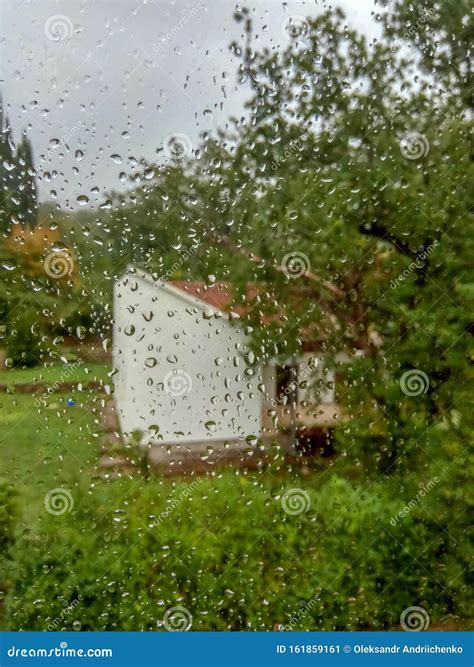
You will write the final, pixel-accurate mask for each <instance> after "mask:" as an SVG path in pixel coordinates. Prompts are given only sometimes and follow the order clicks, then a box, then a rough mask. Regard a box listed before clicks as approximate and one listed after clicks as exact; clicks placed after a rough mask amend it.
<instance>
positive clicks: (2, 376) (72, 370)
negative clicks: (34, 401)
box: [0, 361, 111, 385]
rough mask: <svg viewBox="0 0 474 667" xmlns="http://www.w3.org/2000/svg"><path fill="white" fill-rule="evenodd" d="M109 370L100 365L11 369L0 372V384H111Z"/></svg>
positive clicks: (75, 362) (63, 365)
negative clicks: (97, 382)
mask: <svg viewBox="0 0 474 667" xmlns="http://www.w3.org/2000/svg"><path fill="white" fill-rule="evenodd" d="M110 372H111V369H110V368H109V367H108V366H106V365H105V364H101V363H97V362H94V363H86V362H82V363H79V362H78V361H72V362H69V363H61V362H60V363H57V364H51V365H49V366H43V367H39V368H38V367H35V368H13V369H4V370H1V371H0V384H8V385H21V384H34V383H36V382H41V383H44V382H46V383H50V384H54V383H55V382H91V381H94V380H95V381H103V382H111V378H110V375H109V374H110Z"/></svg>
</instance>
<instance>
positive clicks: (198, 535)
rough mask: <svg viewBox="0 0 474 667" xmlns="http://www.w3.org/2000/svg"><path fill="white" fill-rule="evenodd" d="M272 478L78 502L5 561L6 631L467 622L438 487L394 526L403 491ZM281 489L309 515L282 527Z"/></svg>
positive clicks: (238, 477) (458, 529)
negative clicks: (180, 616) (404, 615)
mask: <svg viewBox="0 0 474 667" xmlns="http://www.w3.org/2000/svg"><path fill="white" fill-rule="evenodd" d="M450 474H451V475H453V474H454V471H453V470H451V473H450ZM277 479H278V481H276V479H275V476H273V478H272V480H269V479H268V476H265V472H263V473H262V474H261V475H255V474H253V475H245V474H242V473H240V474H238V473H235V472H232V471H226V472H225V473H224V474H222V475H219V476H217V475H216V476H214V477H212V478H206V477H201V478H198V479H196V480H194V481H193V480H192V479H189V480H186V479H183V480H179V481H177V482H175V483H172V482H169V481H159V480H152V481H151V482H150V483H149V484H145V483H143V482H141V483H138V484H137V483H136V482H134V483H130V482H124V483H123V484H121V483H119V482H115V483H113V484H111V485H109V486H107V485H105V486H103V487H102V488H98V489H95V490H94V492H93V493H92V495H87V494H85V495H84V497H83V498H81V499H80V502H78V503H77V504H76V506H75V508H74V510H73V512H71V514H68V515H63V516H55V517H50V516H48V517H46V518H45V521H44V524H43V525H42V528H41V532H39V533H38V534H36V535H31V536H30V537H28V538H25V540H23V542H22V544H21V545H20V547H21V548H20V547H19V548H18V549H17V550H16V554H15V557H16V559H17V561H16V563H15V568H14V571H12V573H11V577H12V591H11V594H10V595H9V614H10V617H9V627H10V628H11V629H15V630H44V629H47V628H48V627H49V628H50V629H52V628H54V629H61V628H62V629H82V630H105V629H109V630H154V629H157V628H158V627H161V623H162V620H163V616H164V613H165V611H166V610H167V609H168V608H170V607H174V606H177V605H180V606H183V607H186V609H188V610H189V611H190V613H191V614H192V616H193V625H192V628H193V629H194V630H227V629H232V630H272V629H274V628H275V627H278V626H280V625H281V626H286V627H287V629H288V628H291V629H293V630H347V629H351V630H356V629H378V630H380V629H388V628H397V627H399V617H400V614H401V612H402V611H403V610H404V609H405V608H407V607H410V606H414V605H420V606H423V607H424V608H425V609H426V610H427V612H428V613H429V615H430V617H431V619H432V624H433V623H435V622H438V621H439V620H440V619H442V617H443V616H445V615H446V613H449V612H451V613H452V614H453V615H457V616H459V617H463V616H464V617H467V616H468V613H469V587H468V584H469V579H468V577H469V570H468V569H466V568H465V567H464V565H465V563H467V559H468V554H466V553H463V551H462V548H461V546H460V545H461V544H462V540H461V539H458V537H460V538H461V537H462V535H461V533H462V531H463V530H464V528H463V525H459V524H455V525H450V523H451V522H452V520H453V519H454V518H455V517H454V516H453V513H452V509H453V508H452V507H450V505H451V503H452V502H453V501H454V502H455V503H457V502H458V500H461V499H460V498H459V499H456V498H454V499H453V498H452V494H453V489H452V487H451V481H450V480H451V478H450V477H448V476H447V477H446V478H440V479H439V481H438V482H437V483H436V485H435V486H434V487H433V488H432V489H431V490H430V491H429V493H428V494H426V496H424V497H423V498H419V499H418V500H417V501H416V503H415V504H414V506H413V507H411V508H410V512H409V513H408V514H406V516H403V518H401V519H399V520H398V519H397V520H396V521H394V517H397V516H398V514H399V513H400V512H401V511H403V508H404V507H406V506H407V503H408V502H409V501H410V499H413V498H414V497H415V495H414V494H415V493H416V491H417V488H418V487H417V486H416V484H415V483H414V481H412V480H410V479H409V478H407V479H406V480H405V481H404V482H403V486H401V485H400V484H399V483H397V482H395V481H394V480H387V479H385V480H384V481H383V482H377V483H375V484H373V485H367V484H366V485H365V486H364V485H362V484H357V485H356V484H354V483H351V482H349V481H347V480H346V479H342V478H339V477H335V476H333V477H331V478H329V477H327V476H322V478H321V477H313V478H312V479H311V480H302V479H300V478H298V477H290V478H285V477H282V476H280V477H278V476H277ZM323 480H324V481H323ZM124 487H126V490H127V499H126V501H125V500H122V498H123V496H124ZM295 488H297V489H300V490H303V491H304V492H305V493H307V494H308V497H309V498H310V500H311V506H310V508H309V509H308V511H306V512H303V513H301V514H298V515H291V514H288V513H286V512H285V511H284V509H283V507H282V494H284V493H285V491H288V490H289V489H295ZM454 493H455V492H454ZM464 502H465V501H464Z"/></svg>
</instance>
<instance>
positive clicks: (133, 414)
mask: <svg viewBox="0 0 474 667" xmlns="http://www.w3.org/2000/svg"><path fill="white" fill-rule="evenodd" d="M231 302H232V295H231V293H230V290H229V286H228V285H226V284H223V283H215V284H213V285H208V284H206V283H201V282H185V281H178V282H176V281H175V282H164V281H162V280H158V279H154V278H153V277H152V276H150V275H149V274H147V273H146V272H144V271H142V270H140V269H134V268H130V269H129V270H127V272H126V273H125V275H124V276H123V277H122V278H120V279H119V280H118V281H117V282H116V284H115V289H114V344H113V362H114V368H115V369H116V372H115V375H114V379H115V405H116V411H117V414H118V418H119V423H120V427H121V431H122V433H123V434H124V435H125V436H128V435H130V434H132V433H137V432H138V433H139V434H140V437H141V439H142V441H143V442H145V443H149V444H161V445H174V444H181V445H192V444H193V443H208V442H210V443H212V442H216V441H218V442H224V441H241V442H246V441H247V442H255V441H256V439H257V438H260V437H262V436H263V437H265V436H271V435H272V434H273V435H274V434H275V432H276V429H278V427H279V426H280V425H283V426H285V425H286V426H288V424H289V419H290V416H289V412H288V409H287V408H285V405H286V404H288V402H292V400H295V399H296V403H297V404H298V405H299V406H301V407H299V408H298V413H297V418H298V420H299V422H300V423H303V424H304V423H306V422H307V424H308V426H311V425H314V424H318V425H320V426H321V425H322V426H331V425H332V423H333V422H334V420H335V419H336V417H337V414H336V413H337V407H336V406H335V405H334V376H333V371H329V370H328V369H327V368H324V367H323V364H322V363H321V360H320V359H318V358H317V357H315V355H314V354H312V353H311V352H302V353H301V356H300V357H298V358H297V359H296V360H295V359H292V360H288V361H287V363H282V362H281V360H280V361H279V363H268V364H267V365H265V366H263V367H259V366H256V365H255V363H254V358H253V354H252V352H251V350H250V348H249V340H248V338H247V336H246V335H245V334H244V332H243V330H242V328H241V327H240V326H239V319H238V318H239V316H238V314H237V313H233V312H229V311H228V308H229V305H230V304H231ZM318 377H319V380H320V381H319V385H320V386H319V389H318V399H317V401H316V400H315V399H314V398H312V396H311V391H312V387H314V386H315V385H317V384H318V382H317V380H318ZM310 380H311V381H310ZM315 380H316V382H315ZM321 385H323V388H321ZM294 417H295V415H294V412H293V418H294Z"/></svg>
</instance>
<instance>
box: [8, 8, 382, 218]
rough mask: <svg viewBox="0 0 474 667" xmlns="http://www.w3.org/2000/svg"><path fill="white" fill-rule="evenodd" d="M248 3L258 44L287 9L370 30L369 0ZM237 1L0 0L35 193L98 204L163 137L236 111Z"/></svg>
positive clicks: (13, 108)
mask: <svg viewBox="0 0 474 667" xmlns="http://www.w3.org/2000/svg"><path fill="white" fill-rule="evenodd" d="M245 4H246V6H247V7H249V8H251V9H252V11H253V16H254V22H255V26H256V33H257V34H258V38H259V42H260V43H264V44H273V45H281V47H284V46H285V44H286V43H287V39H288V38H287V36H286V32H285V26H286V25H287V22H288V20H289V18H290V17H293V19H292V20H293V21H298V20H299V17H304V16H309V15H313V16H314V15H317V14H318V13H321V12H322V11H323V10H324V8H325V7H328V6H333V7H334V6H335V5H336V4H337V5H338V6H340V7H342V8H343V9H344V10H345V12H346V14H347V16H348V22H349V23H350V24H351V26H353V27H356V28H358V29H359V30H361V31H363V32H365V33H366V34H367V35H368V36H369V37H374V36H376V35H377V28H376V26H375V23H374V21H373V19H372V12H373V10H374V4H373V0H338V2H337V3H332V4H331V5H329V4H327V3H323V2H322V0H320V1H319V2H315V1H314V0H312V1H310V0H308V1H307V2H303V1H302V0H296V1H290V0H289V1H288V2H278V1H277V0H257V1H256V0H253V1H252V2H248V3H245ZM234 9H235V4H234V3H233V2H232V1H231V0H175V1H173V0H148V2H146V1H142V0H110V1H103V0H86V1H80V0H67V1H62V2H52V1H46V0H45V1H43V0H34V1H33V2H25V1H23V0H16V1H12V0H3V2H2V5H1V10H0V11H1V12H2V26H3V28H2V32H3V35H2V37H3V38H2V58H1V62H2V69H3V71H2V76H1V78H2V80H3V83H2V84H1V85H2V93H3V99H4V103H5V106H6V109H7V113H8V115H9V118H10V122H11V124H12V127H13V129H14V137H15V139H16V140H18V138H19V136H20V132H21V131H22V129H27V130H28V134H29V136H30V138H31V140H32V143H33V148H34V154H35V161H36V166H37V169H38V176H39V179H40V195H41V198H42V199H43V200H46V199H51V198H52V197H54V196H55V195H54V192H55V193H56V198H57V201H58V202H60V203H61V206H62V207H64V208H69V207H71V208H77V206H78V203H77V198H78V197H80V196H81V195H85V196H86V197H88V199H89V203H88V204H86V205H87V206H96V205H97V204H100V203H102V202H103V201H104V199H105V193H106V192H107V191H110V190H111V189H123V187H124V186H123V183H122V182H121V180H120V173H121V172H126V173H127V174H128V173H130V171H132V170H133V161H134V159H135V160H139V159H140V158H146V159H147V160H149V161H154V160H156V159H157V153H156V151H157V150H158V151H159V150H160V149H161V150H162V149H163V144H164V142H166V138H167V137H168V136H169V135H170V134H176V133H177V134H179V135H185V137H189V142H190V143H188V144H186V146H187V148H192V146H195V145H196V141H197V138H198V136H199V134H200V133H201V132H202V131H203V130H205V129H212V128H214V127H216V126H219V125H220V126H222V125H224V124H225V122H226V119H227V118H228V117H229V116H231V115H237V116H238V115H241V114H242V113H243V102H244V99H245V91H244V90H243V89H242V87H237V86H236V67H237V65H238V62H237V59H236V58H235V57H234V56H232V54H231V53H230V51H229V48H228V47H229V44H230V42H231V41H233V40H234V39H237V40H238V39H239V36H240V34H241V31H242V26H241V24H240V25H238V24H236V23H235V22H234V20H233V18H232V16H233V12H234ZM183 141H187V139H183ZM165 146H166V143H165ZM112 156H114V157H112ZM44 172H46V178H45V177H44ZM48 172H49V173H50V174H51V178H50V180H49V176H48ZM52 193H53V194H52Z"/></svg>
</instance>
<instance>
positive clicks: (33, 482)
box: [0, 391, 98, 525]
mask: <svg viewBox="0 0 474 667" xmlns="http://www.w3.org/2000/svg"><path fill="white" fill-rule="evenodd" d="M67 398H68V396H67V395H66V394H61V393H56V394H53V395H51V396H50V398H49V399H48V403H49V404H48V407H47V408H41V410H39V409H38V407H37V406H36V405H35V401H34V398H33V397H32V396H31V395H29V394H23V393H17V394H0V447H1V460H0V477H5V478H6V479H8V480H9V481H11V482H12V483H13V484H14V485H15V487H16V489H17V491H18V493H19V495H20V497H21V510H22V520H23V521H24V522H25V523H26V524H28V525H31V523H34V522H35V521H36V520H37V519H38V518H40V517H41V516H42V515H43V514H44V507H43V498H44V495H45V493H46V492H47V491H48V490H50V489H52V488H56V487H61V486H69V487H70V486H73V485H74V484H76V483H77V481H78V479H80V478H90V477H91V476H92V474H93V467H94V464H95V462H96V461H97V452H98V445H97V436H98V432H97V429H98V426H97V410H98V399H97V395H95V396H94V394H93V393H92V392H89V391H84V392H79V393H76V394H75V399H76V405H75V406H73V407H68V405H67Z"/></svg>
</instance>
